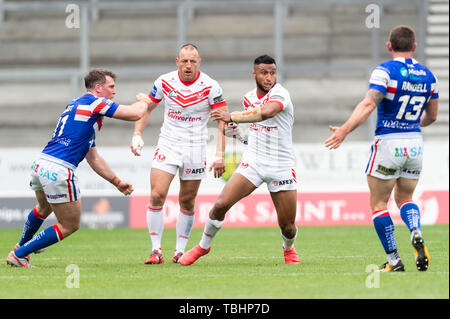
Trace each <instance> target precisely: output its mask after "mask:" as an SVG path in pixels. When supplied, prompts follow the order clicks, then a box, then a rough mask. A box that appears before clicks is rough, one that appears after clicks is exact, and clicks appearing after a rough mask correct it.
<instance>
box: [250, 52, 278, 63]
mask: <svg viewBox="0 0 450 319" xmlns="http://www.w3.org/2000/svg"><path fill="white" fill-rule="evenodd" d="M258 64H275V65H276V63H275V59H274V58H272V57H271V56H268V55H267V54H264V55H261V56H259V57H257V58H256V59H255V65H258Z"/></svg>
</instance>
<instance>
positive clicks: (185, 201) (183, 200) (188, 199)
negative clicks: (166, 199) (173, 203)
mask: <svg viewBox="0 0 450 319" xmlns="http://www.w3.org/2000/svg"><path fill="white" fill-rule="evenodd" d="M178 202H179V203H180V207H181V208H183V209H185V210H189V211H192V210H194V207H195V197H193V196H192V195H180V196H179V198H178Z"/></svg>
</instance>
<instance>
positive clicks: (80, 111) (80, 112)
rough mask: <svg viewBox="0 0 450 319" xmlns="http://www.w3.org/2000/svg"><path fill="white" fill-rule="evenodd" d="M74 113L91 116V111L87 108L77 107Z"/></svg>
mask: <svg viewBox="0 0 450 319" xmlns="http://www.w3.org/2000/svg"><path fill="white" fill-rule="evenodd" d="M75 114H77V115H85V116H89V117H91V116H92V112H91V111H88V110H79V109H77V111H76V112H75Z"/></svg>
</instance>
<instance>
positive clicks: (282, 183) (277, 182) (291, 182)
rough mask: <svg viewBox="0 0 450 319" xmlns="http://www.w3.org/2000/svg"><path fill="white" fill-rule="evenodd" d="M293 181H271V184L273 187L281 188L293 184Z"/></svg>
mask: <svg viewBox="0 0 450 319" xmlns="http://www.w3.org/2000/svg"><path fill="white" fill-rule="evenodd" d="M294 182H295V180H294V179H293V178H291V179H286V180H284V181H273V182H272V184H273V186H283V185H289V184H294Z"/></svg>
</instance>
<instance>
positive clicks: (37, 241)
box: [14, 225, 63, 258]
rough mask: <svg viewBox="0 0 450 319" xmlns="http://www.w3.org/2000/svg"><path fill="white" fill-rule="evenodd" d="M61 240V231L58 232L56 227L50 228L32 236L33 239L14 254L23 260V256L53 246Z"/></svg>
mask: <svg viewBox="0 0 450 319" xmlns="http://www.w3.org/2000/svg"><path fill="white" fill-rule="evenodd" d="M61 240H63V235H62V233H61V231H60V230H59V227H58V225H53V226H50V227H48V228H46V229H44V230H43V231H41V232H40V233H39V234H37V235H36V236H34V238H33V239H31V240H30V241H28V242H26V243H25V244H24V245H23V246H21V247H20V248H19V249H17V250H16V251H15V252H14V253H15V255H16V256H17V257H19V258H24V257H25V256H28V255H29V254H31V253H32V252H34V251H36V250H38V249H42V248H45V247H48V246H50V245H53V244H54V243H57V242H59V241H61Z"/></svg>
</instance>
